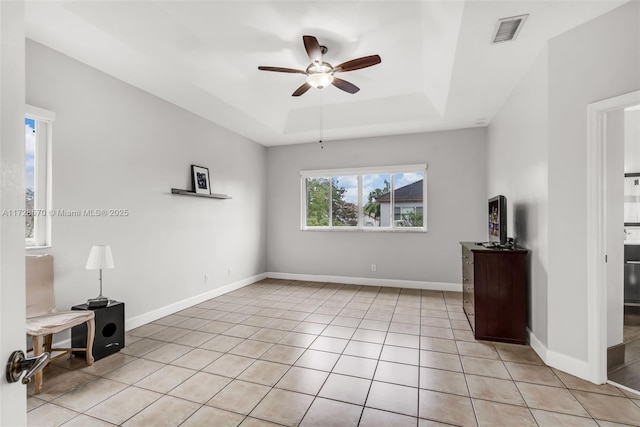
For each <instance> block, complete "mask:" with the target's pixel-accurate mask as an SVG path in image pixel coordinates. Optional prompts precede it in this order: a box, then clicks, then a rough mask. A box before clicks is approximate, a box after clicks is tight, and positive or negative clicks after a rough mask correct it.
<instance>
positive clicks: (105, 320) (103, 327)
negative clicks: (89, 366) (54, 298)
mask: <svg viewBox="0 0 640 427" xmlns="http://www.w3.org/2000/svg"><path fill="white" fill-rule="evenodd" d="M71 309H72V310H93V312H94V313H95V316H96V317H95V323H96V336H95V338H94V340H93V357H94V359H95V360H100V359H102V358H103V357H106V356H109V355H110V354H113V353H116V352H118V351H120V350H121V349H122V348H124V303H123V302H119V301H113V300H112V301H109V305H107V306H106V307H99V308H87V304H80V305H74V306H73V307H71ZM86 342H87V325H86V324H85V323H83V324H82V325H78V326H74V327H73V328H72V329H71V345H72V347H74V348H80V347H84V346H86ZM74 354H76V355H78V356H82V357H84V351H75V352H74Z"/></svg>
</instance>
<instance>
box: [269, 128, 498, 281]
mask: <svg viewBox="0 0 640 427" xmlns="http://www.w3.org/2000/svg"><path fill="white" fill-rule="evenodd" d="M485 135H486V130H485V129H463V130H457V131H448V132H434V133H426V134H414V135H402V136H390V137H379V138H364V139H355V140H348V141H332V142H327V143H325V146H324V149H321V148H320V146H319V144H317V143H316V144H302V145H291V146H280V147H269V148H268V150H267V170H268V190H267V192H268V194H269V198H268V204H267V212H268V221H267V230H268V231H267V234H268V237H269V239H268V250H267V268H268V270H269V271H270V272H276V273H298V274H311V275H328V276H338V277H345V278H352V279H353V278H365V279H372V280H373V279H388V280H408V281H417V282H435V283H448V284H455V286H456V287H457V288H458V289H459V288H460V283H461V265H460V253H461V249H460V244H459V243H458V242H459V241H461V240H469V241H474V240H475V241H480V240H481V241H484V240H486V239H487V226H486V212H485V210H486V203H487V198H486V186H485V176H486V163H485V160H484V159H485V156H486V151H485ZM415 163H427V165H428V169H427V207H426V217H427V227H428V232H427V233H406V232H402V233H393V232H353V231H351V232H348V231H331V232H322V231H301V230H300V203H301V200H300V197H301V196H300V171H301V170H314V169H336V168H350V167H352V168H355V167H367V166H384V165H403V164H415ZM371 264H376V265H377V272H375V273H374V272H372V271H371V268H370V267H371Z"/></svg>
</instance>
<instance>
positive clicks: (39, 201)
mask: <svg viewBox="0 0 640 427" xmlns="http://www.w3.org/2000/svg"><path fill="white" fill-rule="evenodd" d="M54 120H55V113H52V112H51V111H47V110H43V109H41V108H37V107H32V106H27V112H26V115H25V120H24V128H25V184H26V185H25V211H24V218H25V244H26V246H27V247H39V246H49V245H50V244H51V215H49V213H50V210H51V148H52V147H51V144H52V133H53V121H54Z"/></svg>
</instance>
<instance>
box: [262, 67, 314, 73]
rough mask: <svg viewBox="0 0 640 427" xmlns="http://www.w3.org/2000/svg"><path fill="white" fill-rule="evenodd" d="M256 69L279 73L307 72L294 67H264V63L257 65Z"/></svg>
mask: <svg viewBox="0 0 640 427" xmlns="http://www.w3.org/2000/svg"><path fill="white" fill-rule="evenodd" d="M258 70H262V71H277V72H279V73H298V74H307V73H306V72H304V71H302V70H296V69H294V68H283V67H265V66H264V65H261V66H259V67H258Z"/></svg>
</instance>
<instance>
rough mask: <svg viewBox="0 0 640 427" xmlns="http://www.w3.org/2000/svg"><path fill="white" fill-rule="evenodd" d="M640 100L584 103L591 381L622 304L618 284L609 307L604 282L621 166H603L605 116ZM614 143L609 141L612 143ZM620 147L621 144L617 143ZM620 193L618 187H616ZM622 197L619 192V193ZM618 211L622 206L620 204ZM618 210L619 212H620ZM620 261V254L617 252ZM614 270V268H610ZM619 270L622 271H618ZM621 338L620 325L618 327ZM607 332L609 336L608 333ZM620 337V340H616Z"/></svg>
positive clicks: (603, 373) (600, 371)
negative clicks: (613, 192)
mask: <svg viewBox="0 0 640 427" xmlns="http://www.w3.org/2000/svg"><path fill="white" fill-rule="evenodd" d="M638 104H640V90H638V91H634V92H630V93H627V94H625V95H620V96H617V97H614V98H610V99H605V100H603V101H598V102H595V103H592V104H589V105H588V106H587V124H588V129H587V182H586V189H587V209H586V215H587V229H586V234H587V319H588V321H587V330H588V336H589V341H588V360H587V362H588V371H589V372H588V379H589V380H591V381H592V382H594V383H597V384H602V383H605V382H607V380H608V377H607V347H608V345H607V344H608V338H611V339H615V337H614V336H613V335H614V334H615V333H616V332H615V331H613V332H611V333H610V331H609V330H608V325H613V324H616V325H619V326H621V325H622V317H623V316H622V310H620V309H619V308H620V307H621V306H622V305H623V295H622V287H620V290H619V294H618V296H617V298H618V300H619V307H618V304H617V303H616V304H615V306H616V307H618V310H619V312H614V311H613V310H609V309H608V308H609V307H608V303H609V301H610V300H611V301H613V300H615V299H616V298H610V295H609V289H608V286H607V283H608V274H609V271H608V268H607V267H608V266H609V264H608V263H607V261H608V237H609V234H610V233H616V226H613V227H612V226H611V225H610V224H607V222H608V217H607V214H608V213H609V214H610V217H609V219H611V213H610V212H608V209H607V201H608V196H609V194H608V191H607V190H608V188H607V184H608V182H609V180H608V177H609V176H612V175H608V173H609V174H613V176H615V175H616V174H619V175H622V174H623V166H622V165H620V166H619V168H618V169H617V170H614V169H612V168H607V153H608V148H609V147H608V144H607V142H608V137H609V134H608V133H609V132H608V131H609V130H610V129H607V118H608V117H607V116H608V115H609V114H610V113H614V112H615V111H620V110H623V109H624V108H627V107H630V106H633V105H638ZM615 145H616V144H611V146H612V147H615ZM617 148H618V149H619V150H622V147H620V146H618V147H617ZM620 190H621V191H620V193H622V188H621V189H620ZM621 197H622V195H621ZM620 210H621V211H622V207H620ZM621 213H622V212H621ZM620 225H622V224H618V227H617V229H618V231H619V234H620V239H619V240H620V246H621V247H622V241H623V234H622V228H621V227H619V226H620ZM620 264H622V255H620ZM611 271H614V270H611ZM620 273H622V272H620ZM615 314H617V315H618V318H619V323H613V322H611V321H609V318H610V317H611V316H612V315H615ZM619 334H620V338H622V328H620V330H619ZM610 335H611V336H610ZM620 341H622V340H620Z"/></svg>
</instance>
